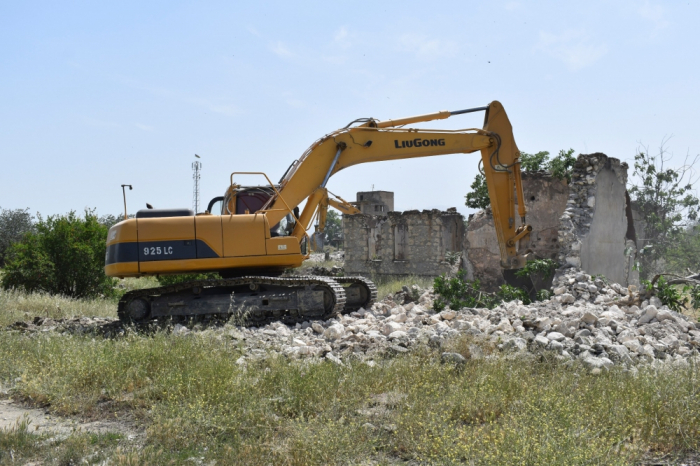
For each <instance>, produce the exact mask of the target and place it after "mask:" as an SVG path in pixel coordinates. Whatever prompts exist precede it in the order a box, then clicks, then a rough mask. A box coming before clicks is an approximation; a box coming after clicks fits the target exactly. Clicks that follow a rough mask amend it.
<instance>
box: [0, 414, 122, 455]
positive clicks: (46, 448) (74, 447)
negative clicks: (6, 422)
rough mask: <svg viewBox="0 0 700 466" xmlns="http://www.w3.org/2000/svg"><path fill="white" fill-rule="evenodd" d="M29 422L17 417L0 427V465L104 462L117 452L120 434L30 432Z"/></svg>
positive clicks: (117, 453)
mask: <svg viewBox="0 0 700 466" xmlns="http://www.w3.org/2000/svg"><path fill="white" fill-rule="evenodd" d="M32 427H33V426H32V425H31V424H30V423H29V422H28V421H27V420H26V419H21V420H20V421H19V422H17V424H16V425H14V426H13V427H11V428H10V429H7V430H0V465H3V466H4V465H15V464H25V463H26V462H27V461H30V460H41V461H43V462H44V464H59V465H73V464H81V463H80V462H81V461H82V460H83V459H85V460H86V461H85V462H84V463H82V464H100V463H102V464H104V462H105V461H106V460H107V459H108V458H110V457H115V456H118V455H119V450H118V445H119V442H120V440H121V436H119V435H114V434H87V433H81V432H74V433H73V434H72V435H70V436H68V437H67V438H60V437H54V436H52V435H50V434H43V435H37V434H35V433H32V430H33V429H32Z"/></svg>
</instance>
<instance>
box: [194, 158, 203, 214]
mask: <svg viewBox="0 0 700 466" xmlns="http://www.w3.org/2000/svg"><path fill="white" fill-rule="evenodd" d="M194 156H195V157H197V158H200V157H199V155H197V154H194ZM200 170H202V162H199V161H194V162H192V179H193V180H194V189H193V191H192V210H194V213H195V215H196V214H197V213H198V212H199V177H200V173H199V172H200Z"/></svg>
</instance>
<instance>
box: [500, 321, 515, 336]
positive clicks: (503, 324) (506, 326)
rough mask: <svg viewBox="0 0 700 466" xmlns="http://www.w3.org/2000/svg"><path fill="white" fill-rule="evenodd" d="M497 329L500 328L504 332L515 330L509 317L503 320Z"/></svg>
mask: <svg viewBox="0 0 700 466" xmlns="http://www.w3.org/2000/svg"><path fill="white" fill-rule="evenodd" d="M496 330H500V331H501V332H503V333H513V332H514V331H515V330H513V326H512V325H510V321H509V320H508V319H503V320H501V321H500V322H499V323H498V325H497V326H496Z"/></svg>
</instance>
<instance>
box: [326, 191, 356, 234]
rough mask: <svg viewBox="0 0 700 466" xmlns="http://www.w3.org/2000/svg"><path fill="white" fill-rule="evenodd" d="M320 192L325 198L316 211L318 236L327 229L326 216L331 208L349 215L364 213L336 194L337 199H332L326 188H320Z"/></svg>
mask: <svg viewBox="0 0 700 466" xmlns="http://www.w3.org/2000/svg"><path fill="white" fill-rule="evenodd" d="M318 190H319V192H320V193H321V195H322V196H323V197H322V198H321V200H320V201H319V203H318V210H317V211H316V225H317V227H316V231H315V233H316V234H319V233H323V232H324V230H325V229H326V216H327V215H328V207H329V206H330V207H334V208H335V209H337V210H339V211H341V212H342V213H344V214H347V215H355V214H361V213H362V212H361V211H360V210H359V209H358V208H357V207H355V206H354V205H352V204H350V203H349V202H348V201H346V200H345V199H343V198H342V197H340V196H337V195H335V194H333V196H335V198H332V197H330V196H329V195H328V194H329V192H328V190H327V189H326V188H319V189H318Z"/></svg>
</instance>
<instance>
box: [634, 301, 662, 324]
mask: <svg viewBox="0 0 700 466" xmlns="http://www.w3.org/2000/svg"><path fill="white" fill-rule="evenodd" d="M657 312H658V311H657V310H656V306H653V305H649V306H647V307H645V308H644V313H643V314H642V316H641V317H640V318H639V321H638V322H637V325H643V324H646V323H649V322H650V321H651V319H653V318H654V317H656V314H657Z"/></svg>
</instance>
